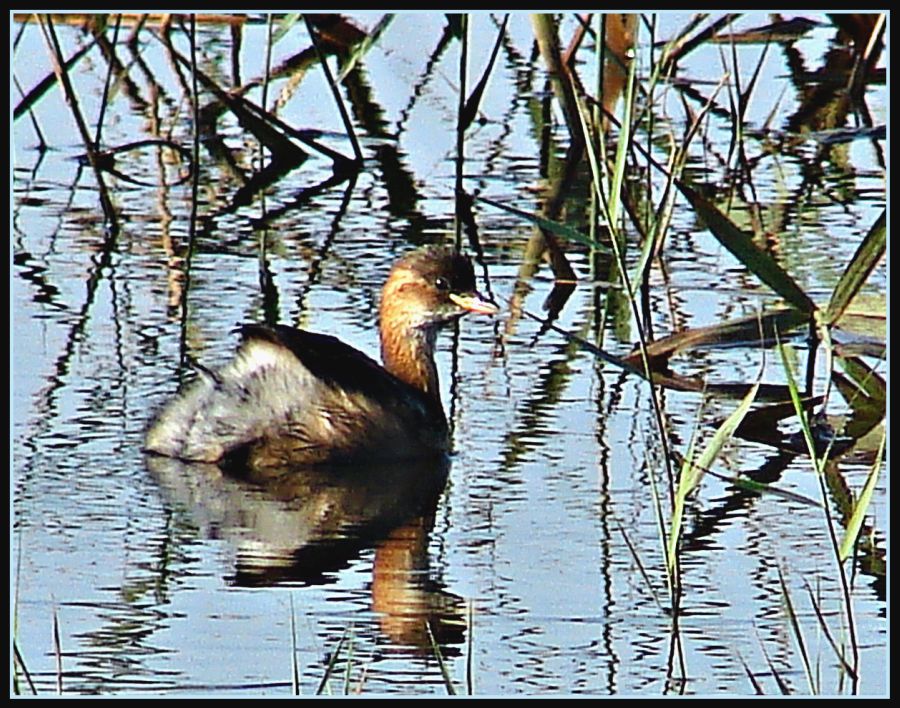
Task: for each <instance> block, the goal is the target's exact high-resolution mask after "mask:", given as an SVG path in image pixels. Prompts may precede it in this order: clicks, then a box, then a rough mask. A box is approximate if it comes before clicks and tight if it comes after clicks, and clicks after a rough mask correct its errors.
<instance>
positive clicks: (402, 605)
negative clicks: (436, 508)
mask: <svg viewBox="0 0 900 708" xmlns="http://www.w3.org/2000/svg"><path fill="white" fill-rule="evenodd" d="M431 523H432V519H429V518H425V517H419V518H418V519H413V520H412V521H410V522H409V523H407V524H406V525H404V526H401V527H399V528H396V529H394V530H393V531H392V532H391V533H390V534H389V535H388V536H387V537H386V538H385V539H384V540H382V541H381V542H380V543H379V544H378V547H377V548H376V549H375V564H374V567H373V568H372V609H374V610H375V611H376V612H378V613H379V614H380V615H381V631H382V632H383V633H384V634H385V635H386V636H388V637H389V638H390V640H391V641H392V642H393V643H394V644H398V645H404V646H409V647H417V648H418V649H419V650H420V651H423V652H425V653H427V654H430V653H432V651H433V647H432V646H431V637H429V636H428V632H429V630H430V631H431V635H432V637H433V638H434V641H435V642H437V643H438V644H440V645H454V644H461V643H462V642H463V639H464V635H465V629H466V624H465V619H464V614H463V612H464V609H465V608H464V607H463V601H462V598H460V597H459V596H457V595H453V594H451V593H448V592H446V591H445V590H444V589H443V587H442V586H441V585H440V584H438V583H436V582H434V581H433V580H432V579H431V578H430V577H429V574H428V538H429V531H430V530H431ZM426 623H427V628H426ZM443 653H444V654H445V655H446V654H454V653H456V652H454V651H447V650H443Z"/></svg>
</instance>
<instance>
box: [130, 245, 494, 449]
mask: <svg viewBox="0 0 900 708" xmlns="http://www.w3.org/2000/svg"><path fill="white" fill-rule="evenodd" d="M497 311H498V308H497V307H496V305H493V304H492V303H490V302H488V301H486V300H485V299H484V298H483V297H482V296H481V295H479V294H478V292H477V291H476V290H475V274H474V271H473V269H472V264H471V262H470V261H469V260H468V259H467V258H465V257H463V256H461V255H459V254H457V253H453V252H451V251H447V250H444V249H440V248H433V247H431V248H424V249H420V250H417V251H414V252H412V253H410V254H408V255H407V256H405V257H404V258H402V259H401V260H399V261H398V262H397V263H396V264H395V265H394V267H393V269H392V270H391V274H390V276H389V277H388V280H387V282H386V283H385V286H384V289H383V291H382V300H381V310H380V331H381V353H382V358H383V360H384V367H381V366H379V365H378V364H377V363H375V362H374V361H373V360H372V359H370V358H369V357H367V356H366V355H365V354H363V353H362V352H359V351H357V350H356V349H353V348H352V347H350V346H348V345H346V344H344V343H343V342H341V341H339V340H338V339H335V338H334V337H330V336H327V335H322V334H313V333H311V332H304V331H302V330H298V329H294V328H291V327H286V326H281V325H278V326H275V327H266V326H262V325H245V326H244V327H242V328H241V333H242V335H243V342H242V344H241V346H240V348H239V349H238V353H237V356H236V357H235V359H234V360H233V361H232V362H231V363H230V364H228V365H227V366H225V367H224V368H222V369H220V370H219V371H217V372H205V373H204V374H203V375H202V376H201V378H200V380H199V381H197V382H196V383H195V384H194V385H193V386H191V387H190V388H188V389H187V390H186V391H185V392H184V393H183V394H181V395H180V396H179V397H178V398H176V399H175V400H174V401H172V402H171V403H170V404H169V405H168V406H167V407H166V408H165V409H164V410H163V411H162V413H161V414H160V415H159V416H158V417H157V419H156V420H155V421H154V423H153V424H152V426H151V427H150V430H149V431H148V433H147V438H146V448H147V450H148V451H151V452H155V453H158V454H161V455H165V456H168V457H174V458H179V459H183V460H191V461H198V462H220V461H223V460H225V459H226V458H228V457H237V458H240V460H241V462H242V464H243V465H249V466H252V467H265V466H273V465H274V466H278V465H283V464H286V463H290V464H313V463H315V464H319V463H335V462H354V461H365V462H372V461H377V460H390V459H406V458H411V457H418V456H422V455H426V454H433V453H442V452H445V451H446V450H447V449H448V446H449V441H448V428H447V420H446V418H445V416H444V411H443V407H442V406H441V401H440V390H439V386H438V375H437V368H436V367H435V363H434V345H435V338H436V335H437V329H438V328H439V327H440V325H441V324H443V323H445V322H448V321H450V320H453V319H456V318H458V317H460V316H461V315H464V314H466V313H467V312H478V313H482V314H495V313H496V312H497Z"/></svg>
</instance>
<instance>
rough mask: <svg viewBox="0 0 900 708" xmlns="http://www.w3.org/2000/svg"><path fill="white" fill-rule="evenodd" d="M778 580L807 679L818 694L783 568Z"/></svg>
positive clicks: (810, 687)
mask: <svg viewBox="0 0 900 708" xmlns="http://www.w3.org/2000/svg"><path fill="white" fill-rule="evenodd" d="M778 582H779V583H780V584H781V594H782V597H784V606H785V609H786V611H787V615H788V620H789V621H790V623H791V629H793V631H794V639H795V640H796V642H797V647H798V649H799V650H800V658H801V659H802V660H803V668H804V670H805V671H806V681H807V683H808V684H809V690H810V692H811V693H813V694H816V693H818V691H817V690H816V685H815V681H814V680H813V673H812V666H810V663H809V653H808V652H807V650H806V641H805V640H804V639H803V631H802V630H801V629H800V620H799V619H798V618H797V613H796V612H794V603H793V602H792V601H791V594H790V592H788V587H787V583H786V582H785V579H784V574H783V573H782V572H781V568H779V569H778Z"/></svg>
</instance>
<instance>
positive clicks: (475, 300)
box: [450, 291, 500, 315]
mask: <svg viewBox="0 0 900 708" xmlns="http://www.w3.org/2000/svg"><path fill="white" fill-rule="evenodd" d="M450 299H451V300H452V301H453V302H454V303H456V304H457V305H458V306H459V307H461V308H462V309H464V310H465V311H466V312H475V313H477V314H479V315H496V314H497V313H498V312H500V308H499V307H497V306H496V305H495V304H494V303H492V302H491V301H490V300H487V299H485V297H484V295H482V294H480V293H478V292H476V291H472V292H470V293H464V294H457V293H450Z"/></svg>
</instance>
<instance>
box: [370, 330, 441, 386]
mask: <svg viewBox="0 0 900 708" xmlns="http://www.w3.org/2000/svg"><path fill="white" fill-rule="evenodd" d="M436 336H437V331H436V328H435V327H422V326H414V325H411V324H409V323H407V322H404V321H403V319H402V317H397V316H393V317H392V316H390V315H386V314H385V313H382V321H381V359H382V361H383V362H384V368H385V369H387V370H388V371H390V372H391V373H392V374H393V375H394V376H396V377H397V378H398V379H400V380H401V381H405V382H406V383H408V384H409V385H410V386H414V387H415V388H417V389H419V390H420V391H422V392H423V393H424V394H426V395H427V396H429V397H430V398H432V399H433V400H434V401H436V402H437V403H440V400H441V392H440V385H439V383H438V373H437V367H436V366H435V363H434V344H435V339H436Z"/></svg>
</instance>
